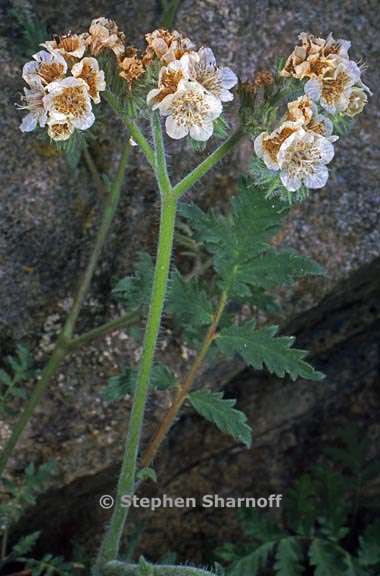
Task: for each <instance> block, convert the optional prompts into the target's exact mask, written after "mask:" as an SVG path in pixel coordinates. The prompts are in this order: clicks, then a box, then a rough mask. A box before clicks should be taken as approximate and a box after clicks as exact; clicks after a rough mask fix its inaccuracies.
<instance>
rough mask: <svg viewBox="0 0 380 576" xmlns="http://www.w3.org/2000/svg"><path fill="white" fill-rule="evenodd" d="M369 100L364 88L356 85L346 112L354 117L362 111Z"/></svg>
mask: <svg viewBox="0 0 380 576" xmlns="http://www.w3.org/2000/svg"><path fill="white" fill-rule="evenodd" d="M367 102H368V97H367V94H366V93H365V91H364V90H363V88H360V87H359V86H354V87H353V89H352V92H351V96H350V101H349V103H348V106H347V109H346V111H345V114H346V115H347V116H350V118H353V117H354V116H356V115H357V114H360V112H362V110H363V108H364V107H365V105H366V104H367Z"/></svg>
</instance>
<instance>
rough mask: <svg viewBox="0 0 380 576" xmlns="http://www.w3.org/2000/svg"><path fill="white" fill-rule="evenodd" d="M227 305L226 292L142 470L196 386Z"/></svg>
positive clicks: (153, 441)
mask: <svg viewBox="0 0 380 576" xmlns="http://www.w3.org/2000/svg"><path fill="white" fill-rule="evenodd" d="M226 303H227V292H225V291H224V292H223V293H222V295H221V298H220V301H219V304H218V307H217V310H216V312H215V315H214V319H213V321H212V323H211V326H210V328H209V329H208V331H207V334H206V336H205V337H204V339H203V343H202V346H201V348H200V350H199V352H198V354H197V355H196V357H195V359H194V362H193V364H192V366H191V368H190V371H189V373H188V374H187V376H186V378H185V380H184V381H183V383H182V384H181V385H180V386H179V387H178V390H177V394H176V396H175V398H174V400H173V403H172V405H171V406H170V408H169V410H168V412H167V413H166V415H165V417H164V419H163V420H162V422H161V423H160V425H159V427H158V429H157V432H156V433H155V435H154V436H153V439H152V440H151V442H150V443H149V445H148V447H147V448H146V450H145V452H144V453H143V455H142V457H141V467H142V468H145V467H147V466H150V464H151V463H152V461H153V460H154V458H155V456H156V454H157V452H158V450H159V448H160V446H161V444H162V442H163V441H164V439H165V437H166V435H167V433H168V431H169V430H170V428H171V426H172V424H173V423H174V421H175V419H176V417H177V415H178V412H179V411H180V409H181V407H182V405H183V403H184V402H185V400H186V398H187V396H188V393H189V391H190V390H191V388H192V386H193V384H194V380H195V378H196V376H197V375H198V373H199V370H200V368H201V366H202V364H203V362H204V360H205V358H206V355H207V352H208V351H209V349H210V346H211V344H212V343H213V341H214V339H215V337H216V334H217V328H218V325H219V322H220V319H221V317H222V314H223V311H224V308H225V306H226Z"/></svg>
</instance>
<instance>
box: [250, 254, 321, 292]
mask: <svg viewBox="0 0 380 576" xmlns="http://www.w3.org/2000/svg"><path fill="white" fill-rule="evenodd" d="M323 274H324V271H323V268H321V266H319V264H317V263H316V262H314V261H313V260H311V259H310V258H307V257H305V256H300V255H299V254H297V253H296V252H294V251H293V250H284V251H282V252H276V251H275V250H274V249H269V250H267V252H265V253H263V254H261V255H260V256H258V257H257V258H254V259H252V260H250V261H249V262H247V263H246V264H245V265H244V266H242V267H241V269H240V277H241V281H244V282H246V283H248V284H253V285H254V286H258V287H260V288H273V287H274V286H279V285H282V284H291V283H292V282H293V281H294V280H295V279H297V278H302V277H303V276H310V275H314V276H315V275H317V276H321V275H323Z"/></svg>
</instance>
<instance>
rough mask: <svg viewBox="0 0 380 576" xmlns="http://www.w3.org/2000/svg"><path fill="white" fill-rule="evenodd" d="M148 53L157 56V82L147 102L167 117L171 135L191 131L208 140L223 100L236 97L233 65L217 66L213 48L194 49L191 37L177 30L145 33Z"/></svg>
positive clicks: (180, 135)
mask: <svg viewBox="0 0 380 576" xmlns="http://www.w3.org/2000/svg"><path fill="white" fill-rule="evenodd" d="M146 39H147V42H148V49H147V53H146V55H147V56H148V57H151V58H156V59H158V61H159V63H160V66H161V67H160V72H159V77H158V85H157V87H156V88H154V89H152V90H150V92H149V93H148V96H147V103H148V105H149V106H150V107H151V108H152V109H158V110H159V111H160V114H161V115H162V116H165V117H166V121H165V126H166V132H167V133H168V135H169V136H170V137H171V138H174V139H180V138H184V137H185V136H187V135H190V136H191V138H193V139H194V140H199V141H206V140H208V139H209V138H210V136H211V135H212V133H213V129H214V126H213V122H214V120H216V118H218V117H219V116H220V115H221V113H222V111H223V102H229V101H231V100H232V99H233V95H232V93H231V91H230V90H231V88H233V87H234V86H235V85H236V84H237V77H236V75H235V74H234V72H233V71H232V70H231V69H230V68H226V67H218V66H217V64H216V61H215V57H214V54H213V52H212V50H211V49H210V48H206V47H202V48H200V49H199V50H195V46H194V44H193V43H192V41H191V40H189V38H184V37H183V36H181V34H179V33H178V32H176V31H174V32H168V31H166V30H155V31H154V32H153V33H152V34H148V35H147V36H146Z"/></svg>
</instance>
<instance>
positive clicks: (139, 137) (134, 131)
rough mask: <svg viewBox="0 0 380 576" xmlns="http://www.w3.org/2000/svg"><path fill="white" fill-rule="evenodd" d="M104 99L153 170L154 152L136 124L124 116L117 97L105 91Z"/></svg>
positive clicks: (123, 110)
mask: <svg viewBox="0 0 380 576" xmlns="http://www.w3.org/2000/svg"><path fill="white" fill-rule="evenodd" d="M104 98H105V99H106V100H107V102H108V104H109V105H110V106H111V108H112V109H113V111H114V112H116V114H117V115H118V116H120V118H121V119H122V121H123V123H124V124H125V126H126V127H127V128H128V130H129V133H130V135H131V136H132V138H133V140H134V141H135V142H136V143H137V144H138V145H139V146H140V148H141V150H142V151H143V153H144V155H145V157H146V159H147V161H148V162H149V164H150V165H151V166H152V167H153V168H154V167H155V157H154V150H153V149H152V147H151V145H150V144H149V142H148V140H147V139H146V138H145V136H144V134H143V133H142V132H141V130H140V128H139V127H138V126H137V124H136V123H135V122H134V121H133V120H132V119H131V118H130V117H129V116H128V115H127V114H126V111H125V107H124V106H121V105H120V103H119V102H118V99H117V97H116V96H115V95H114V94H112V92H109V91H106V92H105V93H104Z"/></svg>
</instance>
